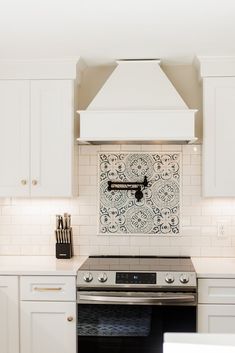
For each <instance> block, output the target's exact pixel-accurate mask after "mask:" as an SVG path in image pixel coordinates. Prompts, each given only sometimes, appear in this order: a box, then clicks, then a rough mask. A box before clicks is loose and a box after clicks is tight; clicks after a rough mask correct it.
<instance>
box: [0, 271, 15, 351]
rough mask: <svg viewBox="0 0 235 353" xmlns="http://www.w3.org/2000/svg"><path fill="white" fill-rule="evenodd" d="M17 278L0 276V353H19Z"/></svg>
mask: <svg viewBox="0 0 235 353" xmlns="http://www.w3.org/2000/svg"><path fill="white" fill-rule="evenodd" d="M18 300H19V296H18V277H16V276H0V352H1V353H19V302H18Z"/></svg>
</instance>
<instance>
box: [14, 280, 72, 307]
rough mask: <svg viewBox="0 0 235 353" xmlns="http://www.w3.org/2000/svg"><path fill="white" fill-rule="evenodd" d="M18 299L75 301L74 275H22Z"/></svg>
mask: <svg viewBox="0 0 235 353" xmlns="http://www.w3.org/2000/svg"><path fill="white" fill-rule="evenodd" d="M20 299H21V300H35V301H37V300H39V301H40V300H42V301H44V300H46V301H50V300H55V301H57V300H58V301H75V300H76V281H75V277H67V276H66V277H64V276H55V277H54V276H22V277H21V279H20Z"/></svg>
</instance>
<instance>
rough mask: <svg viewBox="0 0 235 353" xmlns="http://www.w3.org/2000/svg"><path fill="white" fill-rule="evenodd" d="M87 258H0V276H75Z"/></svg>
mask: <svg viewBox="0 0 235 353" xmlns="http://www.w3.org/2000/svg"><path fill="white" fill-rule="evenodd" d="M86 258H87V256H74V257H72V258H71V259H67V260H63V259H61V260H60V259H56V258H55V257H54V256H0V275H42V276H43V275H45V276H57V275H58V276H75V275H76V274H77V270H78V268H79V267H80V266H81V264H82V263H83V262H84V261H85V260H86Z"/></svg>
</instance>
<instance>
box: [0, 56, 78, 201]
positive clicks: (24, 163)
mask: <svg viewBox="0 0 235 353" xmlns="http://www.w3.org/2000/svg"><path fill="white" fill-rule="evenodd" d="M71 67H72V68H71ZM7 70H8V71H9V72H8V71H7ZM27 70H28V71H27ZM48 70H51V71H52V72H53V74H52V76H53V77H52V78H53V79H47V77H48V76H49V73H48ZM53 70H54V71H53ZM21 71H22V72H23V74H22V75H20V74H19V72H21ZM5 76H7V77H9V79H2V77H4V78H5ZM29 76H31V78H32V79H28V77H29ZM14 77H17V78H19V77H20V78H22V79H17V80H14V79H13V78H14ZM65 77H68V79H65ZM75 77H76V65H75V64H74V63H73V65H72V64H71V63H67V62H62V63H61V64H60V63H58V62H57V63H55V65H54V67H53V65H52V63H50V62H49V64H48V65H46V63H44V66H43V65H42V66H41V67H40V65H39V67H38V66H36V64H32V65H31V66H30V64H29V63H27V65H25V66H24V67H22V63H20V64H19V65H18V66H17V65H15V66H14V67H10V68H9V66H6V71H5V72H4V75H3V70H2V69H0V164H1V173H0V197H17V196H22V197H29V196H32V197H71V196H72V195H73V190H74V188H73V182H74V180H73V174H74V170H73V167H74V165H73V158H74V155H73V152H74V151H73V149H74V141H75V136H74V110H75V107H74V93H75V92H74V87H75V81H74V79H75ZM25 78H27V79H25ZM40 78H42V79H40Z"/></svg>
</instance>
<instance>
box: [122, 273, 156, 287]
mask: <svg viewBox="0 0 235 353" xmlns="http://www.w3.org/2000/svg"><path fill="white" fill-rule="evenodd" d="M116 283H117V284H156V283H157V275H156V272H153V273H141V272H117V273H116Z"/></svg>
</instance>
